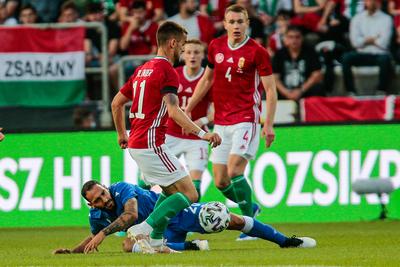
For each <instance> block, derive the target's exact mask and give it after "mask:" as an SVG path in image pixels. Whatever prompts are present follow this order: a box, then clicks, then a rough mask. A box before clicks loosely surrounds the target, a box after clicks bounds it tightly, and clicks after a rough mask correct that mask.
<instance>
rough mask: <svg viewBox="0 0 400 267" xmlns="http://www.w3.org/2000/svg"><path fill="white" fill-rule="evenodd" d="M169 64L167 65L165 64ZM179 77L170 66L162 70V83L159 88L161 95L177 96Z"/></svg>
mask: <svg viewBox="0 0 400 267" xmlns="http://www.w3.org/2000/svg"><path fill="white" fill-rule="evenodd" d="M167 64H169V63H167ZM178 88H179V76H178V73H177V72H176V70H175V69H174V68H173V67H172V66H167V67H166V68H164V82H163V83H162V86H161V94H163V95H165V94H168V93H173V94H178Z"/></svg>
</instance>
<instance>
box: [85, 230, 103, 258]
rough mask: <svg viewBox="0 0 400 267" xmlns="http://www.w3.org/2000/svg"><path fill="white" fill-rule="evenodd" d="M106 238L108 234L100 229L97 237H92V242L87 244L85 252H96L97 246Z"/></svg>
mask: <svg viewBox="0 0 400 267" xmlns="http://www.w3.org/2000/svg"><path fill="white" fill-rule="evenodd" d="M104 238H106V235H105V234H104V232H103V231H100V232H99V233H98V234H97V235H96V236H95V237H93V238H92V240H90V242H89V243H88V244H87V245H86V246H85V249H84V250H83V252H84V253H85V254H87V253H90V252H94V251H95V250H96V251H98V250H97V247H98V246H99V245H100V244H101V242H103V240H104Z"/></svg>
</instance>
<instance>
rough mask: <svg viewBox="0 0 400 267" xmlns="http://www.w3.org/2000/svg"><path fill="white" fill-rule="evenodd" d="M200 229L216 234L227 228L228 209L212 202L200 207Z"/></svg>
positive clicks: (228, 219)
mask: <svg viewBox="0 0 400 267" xmlns="http://www.w3.org/2000/svg"><path fill="white" fill-rule="evenodd" d="M199 221H200V225H201V227H202V228H203V229H204V230H205V231H206V232H208V233H218V232H221V231H223V230H225V229H226V227H228V225H229V222H230V221H231V216H230V214H229V210H228V208H227V207H226V206H225V205H224V204H222V203H221V202H217V201H212V202H208V203H207V204H205V205H204V206H203V207H201V210H200V213H199Z"/></svg>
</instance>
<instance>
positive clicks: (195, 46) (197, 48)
mask: <svg viewBox="0 0 400 267" xmlns="http://www.w3.org/2000/svg"><path fill="white" fill-rule="evenodd" d="M203 58H204V45H203V43H202V42H201V41H200V40H198V39H190V40H188V41H186V43H185V46H184V48H183V60H184V61H185V65H186V66H187V67H189V68H192V69H197V68H200V67H201V61H202V60H203Z"/></svg>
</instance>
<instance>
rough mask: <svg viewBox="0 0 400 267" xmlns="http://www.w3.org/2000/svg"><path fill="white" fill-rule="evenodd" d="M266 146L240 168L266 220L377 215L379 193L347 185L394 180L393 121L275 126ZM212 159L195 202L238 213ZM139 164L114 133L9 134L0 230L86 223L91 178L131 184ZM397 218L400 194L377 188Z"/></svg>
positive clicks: (399, 157) (0, 172) (0, 155)
mask: <svg viewBox="0 0 400 267" xmlns="http://www.w3.org/2000/svg"><path fill="white" fill-rule="evenodd" d="M275 132H276V140H275V142H274V144H273V145H272V147H271V148H270V149H265V148H264V147H265V143H264V141H261V144H260V149H259V151H258V154H257V157H256V159H255V160H253V161H251V162H250V164H249V165H248V167H247V169H246V175H247V177H248V180H249V182H250V184H251V186H252V187H253V189H254V193H253V198H254V200H255V201H256V202H258V203H259V204H260V205H261V207H262V212H261V214H260V215H259V217H258V218H259V219H260V220H262V221H264V222H270V223H277V222H337V221H359V220H371V219H374V218H377V217H378V215H379V212H380V199H379V198H378V197H377V196H376V195H367V196H359V195H357V194H356V193H354V192H353V191H352V186H351V185H352V182H353V181H354V180H356V179H379V178H390V179H391V180H392V182H393V185H394V186H395V188H399V187H400V143H399V136H400V126H399V125H396V124H384V125H356V126H302V127H295V126H291V127H278V128H276V129H275ZM211 175H212V171H211V166H209V168H208V170H206V171H205V173H204V175H203V179H202V187H201V189H202V192H203V197H202V201H211V200H218V201H222V202H224V203H226V204H227V205H228V207H229V208H230V209H231V210H232V211H234V212H240V211H239V209H238V208H237V207H236V206H235V205H234V204H233V203H231V202H229V201H227V200H226V199H225V198H224V197H223V195H222V194H221V193H220V192H219V191H218V190H217V189H216V187H215V185H214V183H213V181H212V176H211ZM138 176H139V175H138V168H137V166H136V164H135V162H134V161H133V160H132V159H131V158H130V156H129V153H128V151H126V150H121V149H120V148H119V146H118V144H117V137H116V134H115V133H114V132H65V133H35V134H8V135H7V137H6V139H5V140H4V141H3V142H1V143H0V218H1V220H0V227H33V226H84V225H87V223H88V207H87V205H86V202H85V200H84V199H83V198H82V197H81V195H80V190H81V186H82V184H83V183H84V182H85V181H87V180H90V179H92V178H94V179H96V180H99V181H101V182H102V183H103V184H105V185H109V184H111V183H113V182H117V181H127V182H132V183H136V182H137V179H138ZM382 201H384V203H388V211H389V215H390V216H391V217H397V218H400V192H399V190H395V191H394V192H393V193H392V194H391V195H390V196H386V195H384V196H383V198H382Z"/></svg>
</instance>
